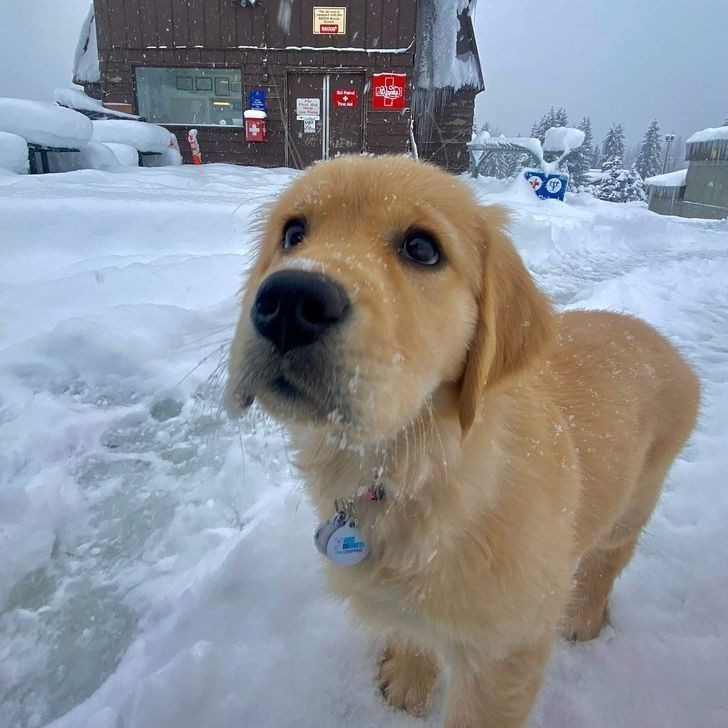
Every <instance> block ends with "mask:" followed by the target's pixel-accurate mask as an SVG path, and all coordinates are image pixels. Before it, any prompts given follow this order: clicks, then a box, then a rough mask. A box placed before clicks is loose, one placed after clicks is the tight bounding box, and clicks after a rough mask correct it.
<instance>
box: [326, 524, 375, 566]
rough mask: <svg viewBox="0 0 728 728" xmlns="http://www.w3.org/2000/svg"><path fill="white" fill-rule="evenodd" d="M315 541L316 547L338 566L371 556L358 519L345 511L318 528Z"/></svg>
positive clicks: (352, 563) (348, 564) (351, 564)
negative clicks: (349, 515) (357, 522)
mask: <svg viewBox="0 0 728 728" xmlns="http://www.w3.org/2000/svg"><path fill="white" fill-rule="evenodd" d="M314 541H315V543H316V548H317V549H318V550H319V551H320V552H321V553H322V554H323V555H324V556H326V557H327V558H328V559H330V560H331V561H332V562H333V563H334V564H336V565H337V566H353V565H354V564H358V563H359V562H360V561H363V560H364V559H366V557H367V556H369V544H368V543H367V542H366V539H365V538H364V536H362V533H361V531H360V530H359V529H358V528H357V527H356V521H355V520H354V519H353V518H350V517H348V516H347V514H346V513H344V512H343V511H339V512H338V513H337V514H336V515H335V516H334V517H333V518H330V519H329V520H328V521H325V522H324V523H322V524H321V525H320V526H319V527H318V528H317V529H316V534H315V535H314Z"/></svg>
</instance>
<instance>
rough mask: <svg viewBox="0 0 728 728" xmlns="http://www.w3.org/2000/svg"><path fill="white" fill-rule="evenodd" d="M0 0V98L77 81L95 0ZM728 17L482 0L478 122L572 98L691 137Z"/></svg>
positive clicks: (631, 127) (707, 106)
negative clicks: (76, 63) (81, 41)
mask: <svg viewBox="0 0 728 728" xmlns="http://www.w3.org/2000/svg"><path fill="white" fill-rule="evenodd" d="M261 1H262V2H276V1H277V0H261ZM352 1H353V2H360V1H361V0H352ZM342 4H343V3H342ZM2 5H3V8H2V23H0V70H1V71H2V72H1V73H0V96H22V97H26V98H35V99H46V100H52V98H53V89H54V88H56V87H58V86H66V85H68V84H69V83H70V77H71V67H72V60H73V51H74V48H75V45H76V39H77V37H78V30H79V28H80V26H81V22H82V20H83V17H84V15H85V13H86V9H87V8H88V5H89V0H62V1H61V0H32V2H31V0H3V1H2ZM727 24H728V0H693V1H692V2H689V1H687V0H606V1H605V0H548V1H547V0H541V1H540V2H539V1H537V0H478V8H477V13H476V32H477V35H478V42H479V46H480V54H481V58H482V62H483V68H484V72H485V79H486V83H487V85H488V90H487V91H486V92H485V93H483V94H481V95H480V96H479V98H478V110H477V115H478V119H479V121H485V120H488V121H490V122H491V123H493V124H497V125H499V126H500V127H501V128H502V130H503V131H504V132H505V133H506V134H510V135H516V134H518V133H521V134H528V133H529V131H530V129H531V124H532V123H533V121H534V119H535V118H536V117H539V116H541V115H542V114H543V113H544V112H545V111H547V110H548V107H549V106H551V105H554V106H565V107H566V109H567V111H568V112H569V116H570V118H571V120H572V121H577V120H578V119H580V118H581V117H582V116H584V115H590V116H591V117H592V121H593V124H594V128H595V132H596V135H597V138H598V139H601V138H602V137H603V136H604V133H605V132H606V129H607V128H608V126H609V125H610V124H612V123H613V122H617V121H619V122H622V124H624V127H625V129H626V132H627V136H628V141H629V142H630V143H632V144H633V143H635V142H637V141H639V139H640V138H641V136H642V134H643V133H644V131H645V129H646V128H647V126H648V124H649V123H650V121H651V120H652V119H653V118H656V119H658V121H659V122H660V124H661V126H662V129H663V131H672V132H675V133H678V134H683V135H687V134H690V133H692V132H693V131H696V130H698V129H702V128H704V127H707V126H718V125H719V124H721V123H722V122H723V120H724V119H725V118H726V117H728V60H726V55H725V47H726V45H727V44H728V41H726V32H725V28H726V26H727Z"/></svg>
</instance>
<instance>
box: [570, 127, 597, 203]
mask: <svg viewBox="0 0 728 728" xmlns="http://www.w3.org/2000/svg"><path fill="white" fill-rule="evenodd" d="M576 128H577V129H581V130H582V131H583V132H584V143H583V144H582V145H581V146H580V147H579V148H578V149H577V150H576V151H575V152H573V153H572V154H570V155H569V156H568V158H567V161H568V165H569V170H570V174H571V179H570V180H569V189H571V190H572V191H576V190H577V189H578V188H579V187H580V186H581V185H585V184H587V182H588V180H587V177H586V173H587V172H588V171H589V169H590V166H591V155H592V151H593V149H592V145H593V144H594V135H593V134H592V128H591V119H590V118H589V117H588V116H585V117H584V118H583V119H582V120H581V121H580V122H579V124H578V125H577V127H576Z"/></svg>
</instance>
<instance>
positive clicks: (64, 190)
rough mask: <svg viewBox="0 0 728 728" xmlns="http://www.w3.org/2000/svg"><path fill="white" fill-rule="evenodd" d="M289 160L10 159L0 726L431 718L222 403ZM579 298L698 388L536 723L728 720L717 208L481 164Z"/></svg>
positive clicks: (558, 661) (3, 196) (722, 267)
mask: <svg viewBox="0 0 728 728" xmlns="http://www.w3.org/2000/svg"><path fill="white" fill-rule="evenodd" d="M292 174H293V173H292V172H290V171H287V170H271V171H264V170H257V169H243V168H234V167H227V166H223V165H211V166H203V167H197V168H195V167H181V168H161V169H136V168H134V169H128V168H127V169H124V168H119V169H117V170H115V171H110V172H99V171H81V172H73V173H69V174H64V175H47V176H41V177H37V176H34V177H14V176H3V177H0V441H2V449H0V726H2V728H5V727H6V726H7V727H8V728H10V727H11V726H13V727H14V726H43V725H46V724H47V723H49V722H50V721H53V720H54V719H57V720H56V722H55V723H53V725H54V726H55V728H151V727H155V728H156V727H161V726H174V727H175V728H187V727H189V728H193V727H194V728H197V727H198V726H205V727H206V728H232V727H234V726H245V727H246V728H288V727H293V726H295V727H296V728H328V727H329V726H331V727H332V728H333V727H338V726H342V725H345V726H347V727H348V728H370V727H372V726H393V727H394V728H405V727H406V726H410V727H414V726H438V725H440V724H441V721H442V713H443V705H442V702H443V701H442V695H443V692H444V691H443V687H442V685H441V686H440V690H439V693H438V698H437V701H436V705H435V709H434V712H433V714H432V715H431V716H430V717H429V718H428V719H427V720H426V721H424V722H423V721H418V720H415V719H412V718H409V717H407V716H404V715H401V714H396V713H393V712H390V711H389V710H388V709H387V708H386V707H385V706H384V704H383V702H382V701H381V699H380V697H379V695H378V693H377V690H376V687H375V684H374V682H373V675H374V670H375V661H376V655H377V644H376V642H375V643H372V642H370V640H369V639H368V637H367V636H366V635H365V634H364V633H363V632H361V631H359V630H358V629H357V628H356V627H354V626H353V625H352V624H351V623H350V622H349V619H348V617H347V613H346V610H345V607H344V606H343V605H342V604H340V603H338V602H337V601H335V600H333V599H332V598H330V597H329V596H328V595H327V593H326V591H325V589H324V588H323V584H322V580H321V575H320V562H319V557H318V555H317V553H316V551H315V548H314V545H313V539H312V532H313V528H314V525H315V524H314V516H313V514H312V511H311V509H310V507H309V506H308V504H307V502H306V498H305V495H304V493H303V492H302V489H301V486H300V484H299V483H298V482H297V480H296V477H295V475H294V474H293V473H292V472H291V470H290V468H289V465H288V453H287V451H286V446H285V442H284V439H283V436H282V434H281V433H280V431H279V430H278V429H277V428H276V427H275V426H273V425H272V424H271V423H270V422H268V421H267V420H266V419H265V418H263V417H262V416H261V415H260V414H259V413H254V414H253V415H252V416H251V417H250V418H249V419H248V420H246V421H244V422H242V423H241V425H240V427H239V428H238V426H237V425H233V424H231V423H227V422H225V421H224V420H223V419H222V418H220V417H219V416H218V415H217V407H218V401H219V395H220V377H219V374H220V372H219V369H218V366H219V364H220V362H221V361H222V358H223V353H224V346H225V344H226V342H227V341H228V340H229V338H230V336H231V334H232V326H233V323H234V320H235V315H236V303H235V293H236V289H237V287H238V286H239V283H240V277H241V272H242V270H243V268H244V266H245V263H246V255H247V253H248V252H249V251H250V249H251V246H252V244H253V241H254V237H253V233H252V232H251V222H253V220H254V216H255V209H256V208H257V206H258V205H260V204H261V202H264V200H265V199H266V198H268V197H271V196H274V195H276V194H277V193H278V192H279V190H280V189H281V187H282V186H283V185H284V184H285V183H286V181H287V180H288V179H290V177H291V175H292ZM477 189H478V192H479V194H480V195H481V196H482V197H483V199H488V200H492V201H499V202H506V203H510V204H512V205H513V206H514V207H515V208H516V209H517V214H516V218H515V222H514V226H513V234H514V237H515V240H516V243H517V244H518V247H519V249H520V251H521V253H522V254H523V256H524V257H525V259H526V261H527V263H528V265H529V267H530V268H531V270H532V271H533V272H534V274H535V275H536V277H537V279H538V280H539V282H540V283H541V285H542V286H544V287H545V289H546V290H547V291H548V292H549V293H550V294H551V295H552V296H553V298H554V299H555V301H556V302H557V303H558V304H559V305H560V306H564V307H586V306H594V307H607V308H611V309H619V310H626V311H631V312H633V313H636V314H639V315H642V316H644V317H645V318H646V319H647V320H649V321H651V322H652V323H653V324H655V325H657V326H658V327H659V328H660V329H661V330H662V331H664V332H665V333H666V334H667V335H668V336H669V337H670V338H671V339H672V341H674V342H675V343H676V344H677V345H678V346H679V347H680V348H681V349H682V351H683V352H684V353H685V355H686V356H687V357H688V358H689V359H690V361H691V362H692V363H693V364H694V365H695V367H696V368H697V370H698V372H699V373H700V376H701V378H702V381H703V385H704V394H703V408H702V415H701V418H700V424H699V427H698V430H697V432H696V434H695V437H694V438H693V439H692V441H691V442H690V443H689V445H688V446H687V448H686V449H685V451H684V453H683V454H682V456H681V458H680V460H679V462H678V463H677V464H676V466H675V468H674V469H673V471H672V473H671V475H670V478H669V481H668V483H667V488H666V491H665V493H664V496H663V498H662V501H661V503H660V506H659V508H658V511H657V513H656V515H655V517H654V518H653V520H652V521H651V523H650V526H649V528H648V530H647V532H646V534H645V536H644V538H643V540H642V544H641V547H640V550H639V553H638V554H637V556H636V558H635V560H634V561H633V563H632V564H631V565H630V567H629V568H628V569H627V571H626V572H625V573H624V575H623V576H622V577H621V578H620V580H619V581H618V583H617V585H616V589H615V593H614V599H613V602H612V612H611V621H612V625H611V626H610V627H608V628H607V629H606V631H605V632H604V633H603V634H602V635H601V636H600V637H599V638H598V639H597V640H595V641H593V642H591V643H588V644H578V645H575V644H565V643H561V644H559V645H558V646H557V648H556V650H555V653H554V656H553V659H552V662H551V666H550V669H549V672H548V677H547V680H546V683H545V686H544V689H543V692H542V695H541V697H540V700H539V703H538V706H537V708H536V711H535V714H534V717H533V721H532V724H533V726H541V727H543V728H577V727H578V728H618V727H621V726H624V727H630V728H632V727H634V726H639V727H640V728H657V727H658V726H659V727H660V728H665V727H670V728H672V727H674V728H678V727H679V728H684V727H685V726H691V727H694V728H708V727H716V728H717V727H718V726H726V725H728V692H727V691H726V686H725V680H726V676H728V576H726V573H727V572H726V565H727V564H728V535H727V534H728V532H727V531H726V523H728V488H727V487H726V472H728V448H727V447H726V442H728V416H727V415H728V285H727V284H728V221H723V222H701V221H694V220H692V221H688V220H681V219H677V218H666V217H659V216H657V215H654V214H652V213H650V212H648V211H647V210H646V208H645V206H644V205H642V204H639V203H634V204H627V205H620V204H610V203H605V202H600V201H598V200H595V199H594V198H592V197H590V196H588V195H574V196H572V195H567V202H566V203H565V204H562V203H558V202H539V201H538V200H536V198H535V197H534V196H533V195H532V193H531V192H530V190H528V189H526V190H523V189H522V188H519V189H517V190H514V189H511V190H504V188H503V185H502V184H500V183H498V182H493V181H491V182H489V181H483V182H479V183H477Z"/></svg>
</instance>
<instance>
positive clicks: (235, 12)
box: [95, 0, 474, 170]
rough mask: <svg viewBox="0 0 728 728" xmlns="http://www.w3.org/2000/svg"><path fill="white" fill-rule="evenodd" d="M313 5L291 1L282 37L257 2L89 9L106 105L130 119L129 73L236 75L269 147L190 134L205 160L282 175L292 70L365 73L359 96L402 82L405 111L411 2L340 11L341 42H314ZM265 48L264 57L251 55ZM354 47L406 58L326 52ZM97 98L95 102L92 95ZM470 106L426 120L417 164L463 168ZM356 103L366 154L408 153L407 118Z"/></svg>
mask: <svg viewBox="0 0 728 728" xmlns="http://www.w3.org/2000/svg"><path fill="white" fill-rule="evenodd" d="M319 3H321V0H294V2H293V3H292V17H291V28H290V33H284V32H283V30H282V29H281V28H280V27H279V25H278V4H277V2H272V3H271V2H260V3H258V4H256V6H255V7H253V8H250V7H245V8H243V7H240V6H237V5H234V4H233V3H232V0H189V1H187V0H95V6H96V14H97V29H98V40H99V58H100V61H101V71H102V79H103V81H102V84H100V87H101V88H102V89H103V92H104V94H105V96H104V100H105V101H106V102H107V103H116V104H130V105H131V106H132V107H133V110H134V111H135V112H138V105H137V99H136V93H135V87H134V84H135V79H134V68H135V66H181V67H184V66H189V67H194V66H202V67H210V66H213V65H214V66H220V67H227V68H239V69H241V71H242V80H243V88H242V94H243V102H244V103H245V101H246V98H247V94H248V92H249V91H250V90H251V89H253V88H264V89H265V91H266V94H267V100H268V116H269V118H268V120H267V132H268V136H267V141H266V142H265V143H248V142H246V141H245V132H244V130H243V129H242V128H240V127H234V128H233V127H226V128H222V127H210V126H198V127H197V128H198V129H199V141H200V146H201V149H202V155H203V159H204V161H206V162H230V163H237V164H253V165H260V166H266V167H270V166H283V165H284V164H285V163H286V161H287V155H286V138H287V130H286V119H287V118H288V104H289V103H295V100H293V99H288V98H287V85H286V83H287V82H286V78H287V73H288V72H289V71H290V70H292V69H313V70H319V71H322V72H323V71H329V72H332V71H334V70H335V69H337V68H340V69H342V71H347V70H348V71H351V72H359V73H361V72H362V71H363V72H364V74H365V81H366V83H367V88H368V86H369V83H370V82H371V76H372V74H373V73H377V72H383V71H391V72H395V73H405V74H407V77H408V80H409V83H408V89H407V94H408V97H407V106H408V107H410V106H411V105H412V90H413V89H412V75H413V69H414V46H413V39H414V35H415V18H416V2H415V0H397V2H389V1H388V0H357V2H355V3H351V5H350V6H347V33H346V35H344V36H341V37H336V36H319V35H314V34H313V7H314V5H317V4H319ZM322 4H323V3H322ZM332 4H333V3H332ZM341 5H342V6H344V3H343V2H342V3H341ZM265 45H267V46H268V49H267V50H265V49H260V50H258V48H259V47H260V46H265ZM159 46H167V48H160V47H159ZM180 46H184V47H180ZM240 46H254V47H255V48H254V49H250V48H241V47H240ZM286 46H313V49H310V50H309V49H306V50H301V51H298V50H287V49H286ZM410 46H411V47H410ZM357 47H365V48H370V49H377V50H379V51H381V50H382V49H386V48H408V50H407V51H406V52H402V53H391V52H389V53H387V52H369V53H368V52H360V51H350V50H346V51H344V50H341V51H337V50H331V48H357ZM315 48H323V49H326V50H315ZM95 90H96V92H97V94H98V92H99V91H100V89H95ZM332 93H333V89H332ZM473 101H474V92H472V91H463V92H458V93H457V94H454V95H453V96H452V97H451V98H450V99H449V100H448V102H447V103H446V104H445V106H444V107H442V108H438V110H437V111H436V112H435V114H436V116H435V119H434V121H435V128H436V129H437V132H436V135H435V136H433V137H431V138H430V139H426V140H425V139H422V140H418V142H419V151H420V156H421V157H422V158H423V159H431V160H432V161H434V162H436V163H438V164H441V165H443V166H446V167H448V168H450V169H454V170H461V169H466V168H467V163H468V155H467V148H466V146H465V143H466V142H467V141H468V140H469V139H470V130H471V125H472V115H473ZM359 103H360V104H361V105H362V109H361V111H362V114H361V117H360V118H361V119H362V120H363V124H364V147H365V149H366V151H368V152H372V153H379V154H393V153H396V154H399V153H406V152H407V151H408V150H409V121H410V111H409V108H408V109H407V110H406V111H405V112H397V111H387V112H377V111H373V110H372V109H371V98H370V92H369V91H366V92H365V93H364V94H363V95H362V97H361V98H360V100H359ZM246 105H247V104H246ZM416 121H417V120H416ZM168 128H170V129H171V130H172V131H174V133H175V134H176V135H177V137H178V140H179V143H180V149H181V151H182V153H183V156H184V158H185V159H186V160H187V161H190V152H189V145H188V143H187V131H188V129H189V127H188V126H177V125H168ZM416 128H417V124H416Z"/></svg>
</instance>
